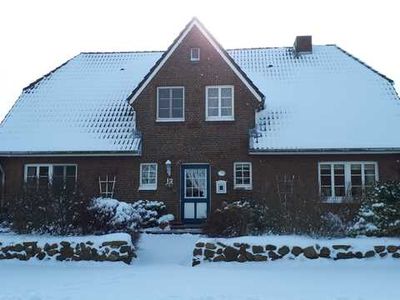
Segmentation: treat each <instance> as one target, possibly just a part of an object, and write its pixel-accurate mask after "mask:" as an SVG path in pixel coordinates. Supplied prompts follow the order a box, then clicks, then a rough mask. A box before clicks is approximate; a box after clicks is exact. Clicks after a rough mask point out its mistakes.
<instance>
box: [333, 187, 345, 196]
mask: <svg viewBox="0 0 400 300" xmlns="http://www.w3.org/2000/svg"><path fill="white" fill-rule="evenodd" d="M335 196H336V197H344V196H345V189H344V187H336V186H335Z"/></svg>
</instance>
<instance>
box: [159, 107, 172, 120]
mask: <svg viewBox="0 0 400 300" xmlns="http://www.w3.org/2000/svg"><path fill="white" fill-rule="evenodd" d="M169 111H170V110H169V108H166V109H165V108H162V109H161V108H160V109H159V110H158V116H159V117H160V118H169Z"/></svg>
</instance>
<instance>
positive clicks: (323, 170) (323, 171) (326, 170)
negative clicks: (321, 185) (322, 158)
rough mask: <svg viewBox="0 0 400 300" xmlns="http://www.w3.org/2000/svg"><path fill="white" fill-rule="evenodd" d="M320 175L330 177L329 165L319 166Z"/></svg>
mask: <svg viewBox="0 0 400 300" xmlns="http://www.w3.org/2000/svg"><path fill="white" fill-rule="evenodd" d="M320 168H321V174H326V175H331V165H326V164H324V165H320Z"/></svg>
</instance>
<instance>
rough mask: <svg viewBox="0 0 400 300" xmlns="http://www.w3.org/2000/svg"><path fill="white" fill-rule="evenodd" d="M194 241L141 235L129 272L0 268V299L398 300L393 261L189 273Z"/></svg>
mask: <svg viewBox="0 0 400 300" xmlns="http://www.w3.org/2000/svg"><path fill="white" fill-rule="evenodd" d="M198 238H199V237H198V236H196V235H189V234H185V235H149V234H144V235H143V236H142V238H141V241H140V243H139V251H138V258H137V260H135V261H134V262H133V264H131V265H125V264H123V263H95V262H56V261H48V262H39V261H28V262H21V261H15V260H12V261H0V280H1V281H0V299H2V300H3V299H7V300H11V299H13V300H14V299H21V300H22V299H23V300H42V299H57V300H58V299H96V300H97V299H113V300H117V299H140V300H142V299H171V300H181V299H185V300H188V299H195V300H220V299H224V300H225V299H226V300H234V299H248V300H261V299H271V300H280V299H285V300H286V299H288V300H289V299H290V300H292V299H293V300H294V299H296V300H297V299H302V300H314V299H315V300H333V299H335V300H369V299H371V300H372V299H374V300H375V299H380V300H384V299H391V300H393V299H400V290H399V289H398V280H399V278H400V260H398V259H397V260H396V259H393V258H391V257H388V258H384V259H378V258H373V259H368V260H346V261H328V260H323V259H319V260H313V261H310V260H295V261H289V260H281V261H274V262H268V263H246V264H240V263H204V264H201V265H199V266H197V267H194V268H193V267H191V252H192V249H193V245H194V243H195V241H196V240H197V239H198Z"/></svg>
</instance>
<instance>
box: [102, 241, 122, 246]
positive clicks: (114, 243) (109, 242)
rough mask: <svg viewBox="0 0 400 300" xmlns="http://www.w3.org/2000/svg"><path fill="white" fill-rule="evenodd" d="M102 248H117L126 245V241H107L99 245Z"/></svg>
mask: <svg viewBox="0 0 400 300" xmlns="http://www.w3.org/2000/svg"><path fill="white" fill-rule="evenodd" d="M101 245H102V246H110V247H111V248H119V247H121V246H123V245H128V242H127V241H107V242H103V243H102V244H101Z"/></svg>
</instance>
